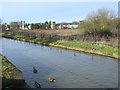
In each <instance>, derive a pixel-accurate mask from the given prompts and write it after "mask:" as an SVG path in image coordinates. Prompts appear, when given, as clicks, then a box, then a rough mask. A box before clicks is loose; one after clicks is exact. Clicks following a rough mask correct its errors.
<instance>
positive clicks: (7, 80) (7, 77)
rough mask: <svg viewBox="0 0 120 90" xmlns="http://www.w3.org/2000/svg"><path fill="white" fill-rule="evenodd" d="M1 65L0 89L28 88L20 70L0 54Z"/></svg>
mask: <svg viewBox="0 0 120 90" xmlns="http://www.w3.org/2000/svg"><path fill="white" fill-rule="evenodd" d="M0 62H2V65H1V66H0V68H2V75H1V76H2V89H3V90H4V89H12V88H30V87H29V86H28V85H27V84H26V83H25V80H24V77H23V75H22V72H21V71H20V70H19V69H17V68H16V67H15V66H14V65H13V64H12V63H11V62H9V61H8V60H7V58H6V57H5V56H2V55H0Z"/></svg>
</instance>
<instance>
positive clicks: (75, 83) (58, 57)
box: [0, 38, 118, 88]
mask: <svg viewBox="0 0 120 90" xmlns="http://www.w3.org/2000/svg"><path fill="white" fill-rule="evenodd" d="M0 41H2V44H1V45H2V51H1V50H0V52H1V53H2V54H3V55H4V56H6V58H7V59H8V60H9V61H10V62H12V63H13V64H14V65H15V66H16V67H17V68H18V69H20V70H21V71H22V72H23V75H24V78H25V81H26V83H27V84H28V85H29V86H30V87H32V88H34V82H35V81H37V82H39V83H40V84H41V86H42V88H117V87H118V60H116V59H113V58H109V57H103V56H98V55H92V54H86V53H80V52H75V51H71V50H64V49H60V48H55V47H48V46H42V45H37V44H32V43H27V42H23V41H18V40H12V39H6V38H1V39H0ZM33 67H36V69H37V70H38V73H37V74H34V73H33V72H32V70H33ZM49 77H53V78H55V79H56V82H55V83H50V82H48V78H49Z"/></svg>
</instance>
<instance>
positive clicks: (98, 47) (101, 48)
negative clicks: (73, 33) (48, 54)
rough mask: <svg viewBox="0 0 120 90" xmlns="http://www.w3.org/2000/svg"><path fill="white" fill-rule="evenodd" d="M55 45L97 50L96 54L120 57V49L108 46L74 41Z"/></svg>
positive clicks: (59, 42)
mask: <svg viewBox="0 0 120 90" xmlns="http://www.w3.org/2000/svg"><path fill="white" fill-rule="evenodd" d="M55 44H59V45H63V46H66V47H72V48H81V49H85V50H92V49H93V48H94V49H96V50H93V51H94V52H101V53H103V54H108V55H113V54H114V55H118V49H117V48H113V47H110V46H107V45H97V44H89V43H80V42H74V41H64V40H62V41H57V42H55Z"/></svg>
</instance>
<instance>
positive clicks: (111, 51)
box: [2, 34, 118, 57]
mask: <svg viewBox="0 0 120 90" xmlns="http://www.w3.org/2000/svg"><path fill="white" fill-rule="evenodd" d="M2 36H3V37H6V38H19V39H25V40H28V41H33V42H35V43H37V42H40V44H44V43H45V44H47V45H49V44H54V45H61V46H65V47H71V48H76V49H84V50H86V51H88V52H89V51H92V52H93V53H96V54H98V53H99V54H100V53H101V55H103V54H104V55H106V56H108V55H110V56H112V57H116V56H118V49H117V48H113V47H110V46H107V45H97V44H91V43H80V42H76V41H65V40H56V41H55V40H45V39H41V38H31V37H23V36H18V35H6V34H3V35H2ZM93 48H94V49H96V50H92V49H93Z"/></svg>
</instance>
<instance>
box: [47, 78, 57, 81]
mask: <svg viewBox="0 0 120 90" xmlns="http://www.w3.org/2000/svg"><path fill="white" fill-rule="evenodd" d="M48 81H49V82H56V79H54V78H48Z"/></svg>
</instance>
